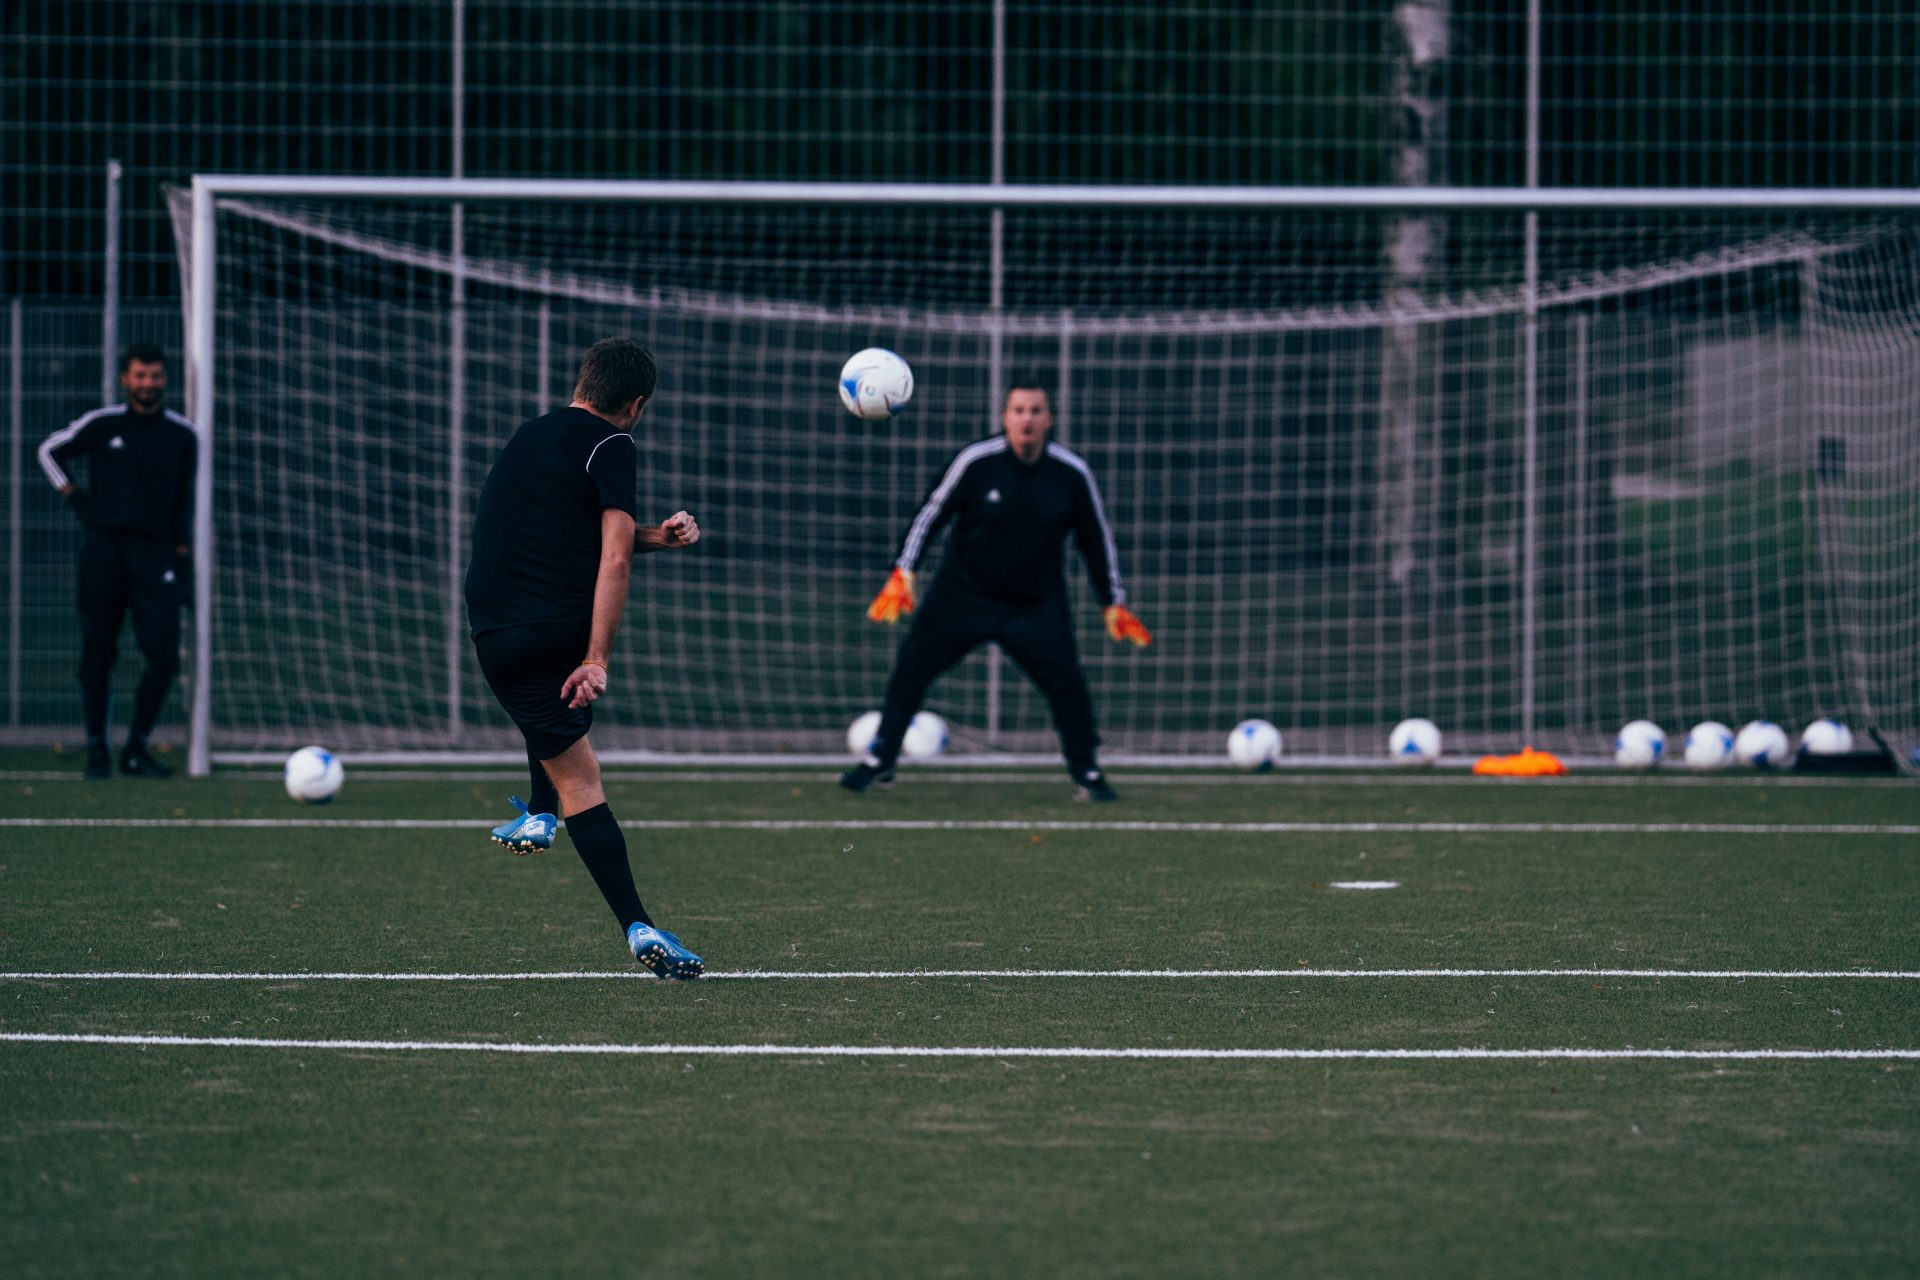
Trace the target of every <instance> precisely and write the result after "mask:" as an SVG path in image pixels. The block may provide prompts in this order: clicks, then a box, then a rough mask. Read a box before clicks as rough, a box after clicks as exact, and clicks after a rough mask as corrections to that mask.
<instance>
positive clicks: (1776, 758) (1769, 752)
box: [1733, 720, 1792, 769]
mask: <svg viewBox="0 0 1920 1280" xmlns="http://www.w3.org/2000/svg"><path fill="white" fill-rule="evenodd" d="M1791 755H1792V752H1791V750H1790V749H1789V744H1788V742H1787V731H1786V730H1785V729H1782V728H1781V727H1780V726H1779V725H1777V724H1775V723H1774V722H1773V721H1771V720H1750V721H1748V722H1747V723H1746V724H1744V725H1742V726H1741V727H1740V732H1739V733H1738V734H1736V735H1735V736H1734V739H1733V758H1734V759H1735V760H1738V761H1739V762H1740V763H1741V764H1744V765H1748V766H1751V767H1752V768H1755V769H1783V768H1785V767H1786V766H1787V764H1788V762H1789V759H1790V758H1791Z"/></svg>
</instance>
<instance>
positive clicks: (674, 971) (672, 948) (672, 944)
mask: <svg viewBox="0 0 1920 1280" xmlns="http://www.w3.org/2000/svg"><path fill="white" fill-rule="evenodd" d="M627 950H629V951H631V952H633V958H634V959H635V960H638V961H639V962H640V963H641V964H643V965H645V966H646V967H647V968H649V969H651V970H652V971H653V976H654V977H656V978H679V979H682V980H686V979H689V978H697V977H699V976H700V975H701V974H703V973H705V972H706V971H707V962H706V961H704V960H702V959H701V958H700V957H699V956H697V955H695V954H693V952H691V951H689V950H687V949H686V947H685V946H684V945H682V944H681V941H680V939H678V938H676V937H674V936H673V935H672V934H670V933H668V932H667V931H666V930H665V929H656V928H654V927H653V926H652V925H650V924H633V925H629V926H628V928H627Z"/></svg>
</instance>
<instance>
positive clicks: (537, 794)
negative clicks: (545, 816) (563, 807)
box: [527, 747, 560, 813]
mask: <svg viewBox="0 0 1920 1280" xmlns="http://www.w3.org/2000/svg"><path fill="white" fill-rule="evenodd" d="M527 772H528V773H529V774H530V775H531V776H532V778H533V789H532V790H531V791H529V792H527V811H528V812H529V813H558V812H560V792H559V791H558V790H556V789H555V787H554V785H553V779H552V778H550V777H548V776H547V766H545V765H544V764H541V763H540V757H539V756H536V755H535V754H533V748H532V747H528V748H527Z"/></svg>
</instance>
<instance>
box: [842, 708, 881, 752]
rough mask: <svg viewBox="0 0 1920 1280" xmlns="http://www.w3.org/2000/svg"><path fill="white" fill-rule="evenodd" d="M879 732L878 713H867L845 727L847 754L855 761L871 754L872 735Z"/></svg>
mask: <svg viewBox="0 0 1920 1280" xmlns="http://www.w3.org/2000/svg"><path fill="white" fill-rule="evenodd" d="M879 732H880V713H879V712H878V711H869V712H867V713H866V714H865V715H863V716H860V717H859V718H857V719H856V720H854V722H853V723H852V724H850V725H848V726H847V753H848V754H849V755H851V756H852V757H853V758H854V759H855V760H864V759H866V758H867V757H868V756H870V755H872V754H873V739H874V735H875V734H877V733H879Z"/></svg>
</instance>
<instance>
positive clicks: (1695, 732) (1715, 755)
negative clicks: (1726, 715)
mask: <svg viewBox="0 0 1920 1280" xmlns="http://www.w3.org/2000/svg"><path fill="white" fill-rule="evenodd" d="M1685 754H1686V758H1687V764H1689V765H1690V766H1692V767H1693V768H1695V769H1721V768H1725V767H1726V763H1727V761H1728V760H1731V759H1732V758H1733V730H1731V729H1729V728H1727V726H1725V725H1723V724H1721V723H1720V722H1719V721H1718V720H1702V721H1701V722H1700V723H1699V724H1697V725H1695V726H1693V728H1691V729H1689V730H1687V744H1686V753H1685Z"/></svg>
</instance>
